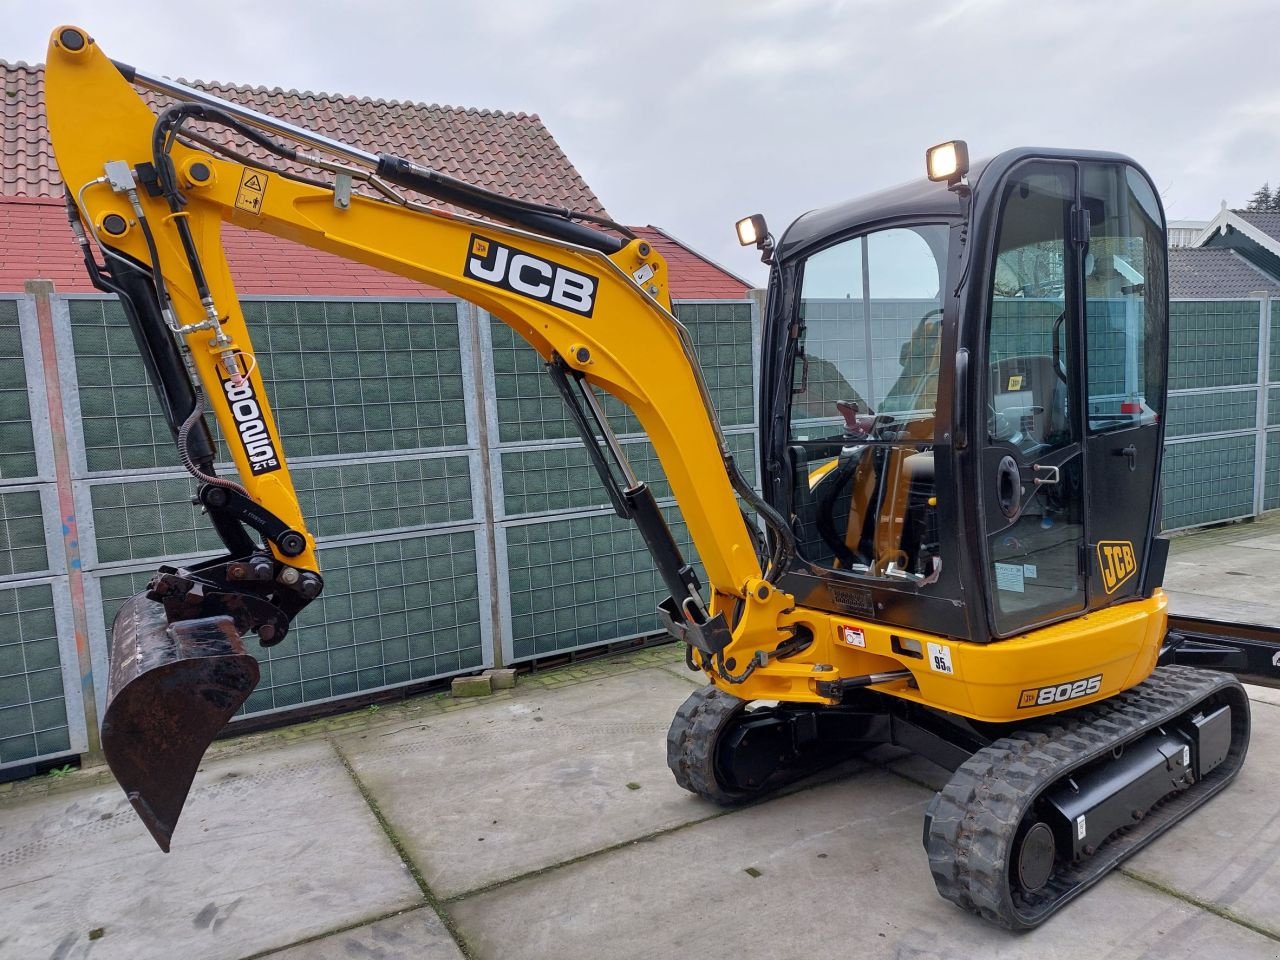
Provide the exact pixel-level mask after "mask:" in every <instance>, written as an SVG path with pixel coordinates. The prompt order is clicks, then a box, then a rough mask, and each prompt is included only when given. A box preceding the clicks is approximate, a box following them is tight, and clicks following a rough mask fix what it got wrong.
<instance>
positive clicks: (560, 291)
mask: <svg viewBox="0 0 1280 960" xmlns="http://www.w3.org/2000/svg"><path fill="white" fill-rule="evenodd" d="M462 272H463V273H464V274H465V275H466V276H468V277H470V278H471V279H472V280H479V281H480V282H481V283H487V284H489V285H490V286H494V287H499V288H501V289H503V290H510V291H511V292H512V293H518V294H520V295H521V296H522V297H528V298H529V299H530V300H538V301H541V302H542V303H549V304H551V305H552V306H555V307H560V308H562V309H564V310H572V311H573V312H574V313H580V314H582V315H583V316H584V317H589V316H591V312H592V311H593V310H595V308H596V287H597V286H598V285H599V282H598V281H597V280H596V278H595V277H592V276H588V275H587V274H585V273H579V272H578V271H577V270H571V269H569V268H568V267H566V266H564V264H560V263H554V262H552V261H551V260H545V259H543V258H542V257H535V256H534V255H533V254H532V253H525V252H524V251H522V250H517V249H516V248H515V247H508V246H507V245H506V244H502V243H499V242H498V241H497V240H490V239H488V238H487V237H482V236H480V235H478V234H475V233H473V234H472V235H471V244H470V246H469V247H468V248H467V261H466V263H465V264H464V265H463V269H462Z"/></svg>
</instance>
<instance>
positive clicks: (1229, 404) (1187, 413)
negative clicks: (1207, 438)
mask: <svg viewBox="0 0 1280 960" xmlns="http://www.w3.org/2000/svg"><path fill="white" fill-rule="evenodd" d="M1257 416H1258V391H1257V390H1224V391H1221V392H1219V393H1174V394H1170V396H1169V413H1168V421H1167V425H1166V427H1165V435H1166V436H1168V437H1186V436H1193V435H1196V434H1207V433H1225V432H1227V431H1230V430H1252V429H1253V428H1254V427H1255V426H1256V425H1257Z"/></svg>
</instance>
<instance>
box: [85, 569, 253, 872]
mask: <svg viewBox="0 0 1280 960" xmlns="http://www.w3.org/2000/svg"><path fill="white" fill-rule="evenodd" d="M109 655H110V671H109V675H108V680H107V710H106V715H105V716H104V718H103V721H102V752H103V753H104V754H106V758H107V765H108V766H110V768H111V772H112V773H113V774H114V775H115V778H116V781H117V782H118V783H119V784H120V786H121V787H123V788H124V792H125V794H126V795H127V796H128V797H129V802H130V803H132V804H133V808H134V809H135V810H136V811H138V816H140V817H141V818H142V822H143V823H145V824H146V825H147V829H148V830H150V831H151V835H152V836H153V837H154V838H155V841H156V843H158V844H159V845H160V849H161V850H163V851H165V853H168V852H169V840H170V838H171V837H172V836H173V828H174V826H175V825H176V824H177V822H178V815H179V814H180V813H181V812H182V805H183V803H185V802H186V799H187V793H188V791H189V790H190V789H191V782H192V781H193V780H194V779H195V775H196V770H197V769H198V768H199V766H200V759H201V757H203V756H204V752H205V750H206V749H208V747H209V744H210V743H212V742H213V738H214V737H215V736H217V734H218V731H219V730H221V729H222V728H223V727H224V726H226V724H227V721H229V720H230V719H231V716H232V714H234V713H235V712H236V711H237V710H238V709H240V705H241V704H242V703H244V701H245V699H246V698H247V697H248V696H249V694H250V693H251V692H253V688H254V687H256V686H257V685H258V679H259V675H260V674H259V671H258V662H257V660H255V659H254V658H253V657H252V656H250V655H249V654H248V653H246V652H245V649H244V641H243V639H242V638H241V636H240V632H239V631H238V630H237V629H236V627H235V621H234V620H233V619H232V618H231V617H230V616H227V615H218V616H209V617H200V618H196V619H191V620H180V621H178V622H177V623H174V624H170V623H169V622H168V619H167V618H166V616H165V609H164V606H163V605H162V604H160V603H158V602H156V601H154V600H151V599H148V597H147V595H146V594H139V595H138V596H136V597H133V598H131V599H129V600H128V601H126V602H125V604H124V606H123V607H121V608H120V612H119V613H117V614H116V619H115V623H114V624H113V625H112V628H111V648H110V654H109Z"/></svg>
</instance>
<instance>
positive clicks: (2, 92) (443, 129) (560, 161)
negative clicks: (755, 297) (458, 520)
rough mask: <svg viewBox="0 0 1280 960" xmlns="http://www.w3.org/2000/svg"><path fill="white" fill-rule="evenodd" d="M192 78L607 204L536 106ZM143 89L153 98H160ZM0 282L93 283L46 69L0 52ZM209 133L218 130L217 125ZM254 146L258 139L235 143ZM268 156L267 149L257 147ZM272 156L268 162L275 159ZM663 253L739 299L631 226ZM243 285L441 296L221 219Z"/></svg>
mask: <svg viewBox="0 0 1280 960" xmlns="http://www.w3.org/2000/svg"><path fill="white" fill-rule="evenodd" d="M189 85H190V86H195V87H199V88H201V89H204V90H208V91H210V92H211V93H214V94H216V95H218V96H220V97H222V98H224V99H227V100H233V101H235V102H238V103H242V104H244V105H246V106H250V107H253V108H254V109H257V110H260V111H262V112H264V113H269V114H271V115H272V116H276V117H279V118H280V119H282V120H287V121H290V122H292V123H296V124H298V125H300V126H305V127H308V128H310V129H312V130H315V131H317V132H320V133H323V134H326V135H328V136H331V137H334V138H336V139H340V140H344V141H346V142H349V143H354V144H357V145H359V146H362V147H364V148H365V149H368V150H371V151H378V150H381V151H386V152H393V153H397V154H400V155H402V156H405V157H408V158H410V159H412V160H416V161H417V162H419V163H424V164H428V165H430V166H433V167H435V168H437V169H439V170H443V171H445V172H447V173H449V174H452V175H453V176H457V177H460V178H462V179H464V180H468V181H470V182H472V183H476V184H479V185H481V186H485V187H489V188H491V189H495V190H500V191H502V192H503V193H507V194H510V195H513V196H517V197H523V198H526V199H534V200H542V201H545V202H550V203H555V204H559V205H563V206H569V207H573V208H574V209H578V210H584V211H590V212H594V213H599V214H604V213H605V210H604V207H603V206H602V204H601V203H600V201H599V199H598V198H597V197H596V195H595V194H594V193H593V192H592V191H591V188H590V187H588V186H587V184H586V182H585V181H584V180H583V179H582V177H581V176H580V175H579V173H578V171H577V170H575V169H574V167H573V164H571V163H570V162H569V160H568V158H566V157H565V155H564V154H563V153H562V152H561V150H560V147H559V146H558V145H557V144H556V142H555V140H553V139H552V137H551V134H550V133H549V132H548V131H547V129H546V127H545V126H543V124H542V121H541V120H540V119H538V117H537V115H535V114H524V113H518V114H517V113H502V112H499V111H492V110H474V109H461V108H457V107H441V106H437V105H434V104H433V105H429V106H428V105H425V104H420V103H402V102H399V101H390V102H388V101H385V100H370V99H369V98H367V97H359V98H357V97H342V96H334V95H330V94H312V93H298V92H297V91H294V90H291V91H288V92H286V91H283V90H279V89H275V90H267V89H265V88H262V87H246V86H235V85H231V84H220V83H202V82H200V81H195V82H193V83H190V84H189ZM143 96H144V97H145V98H146V99H147V100H148V101H149V102H150V103H151V105H152V107H153V108H155V107H157V106H158V105H160V103H161V102H162V98H159V97H157V96H156V95H154V94H151V93H144V94H143ZM0 103H3V109H4V127H3V139H2V140H0V151H2V152H0V292H3V293H17V292H21V291H22V289H23V284H24V282H25V281H26V280H30V279H36V278H40V279H47V280H52V281H53V282H54V284H55V286H56V288H57V290H58V291H59V292H62V293H92V292H94V290H93V287H92V286H91V285H90V283H89V279H88V277H87V275H86V274H85V272H84V267H83V264H82V262H81V260H80V254H79V249H78V248H77V247H76V245H75V244H74V242H73V241H72V239H71V233H70V230H69V229H68V227H67V224H66V218H65V215H64V213H63V210H62V201H61V197H62V178H61V177H60V176H59V174H58V170H57V166H56V164H55V163H54V160H53V152H52V150H51V149H50V146H49V133H48V129H47V128H46V126H45V106H44V69H43V67H40V66H34V67H32V66H27V65H26V64H23V63H18V64H9V63H6V62H4V61H3V60H0ZM209 132H210V133H211V134H214V135H215V136H216V135H217V134H216V133H214V131H209ZM238 148H239V149H243V150H244V151H245V152H247V153H251V154H253V153H254V152H255V151H257V149H258V148H256V147H245V146H243V145H238ZM257 155H258V156H260V157H261V158H263V159H265V158H266V155H265V154H261V153H258V154H257ZM274 162H275V161H273V163H274ZM637 233H639V234H641V235H642V236H644V237H645V238H646V239H648V240H650V242H652V243H653V244H654V245H655V246H656V247H657V248H658V250H659V251H660V252H661V253H662V254H663V256H664V257H666V258H667V262H668V264H669V265H670V268H671V278H672V280H671V283H672V294H673V296H675V297H676V298H677V299H703V298H707V299H736V298H740V297H742V296H744V295H745V293H746V291H747V290H748V289H749V287H748V285H747V284H746V283H744V282H743V281H741V280H739V279H738V278H737V277H734V276H733V275H732V274H730V273H728V272H727V271H725V270H723V269H722V268H720V267H718V266H716V265H715V264H713V263H711V262H710V261H708V260H706V259H705V258H703V257H701V256H699V255H698V254H697V253H695V252H694V251H693V250H691V249H690V248H689V247H686V246H685V245H683V244H681V243H680V242H679V241H677V240H675V239H673V238H671V237H670V236H669V235H667V234H665V233H663V232H662V231H660V230H658V229H657V228H655V227H644V228H637ZM223 244H224V246H225V248H226V252H227V260H228V262H229V263H230V265H231V272H232V276H233V277H234V278H235V281H236V287H237V289H238V290H239V292H240V293H242V294H245V295H249V296H254V295H258V296H263V295H278V296H300V295H307V296H332V297H351V296H371V297H379V296H381V297H421V296H442V295H443V294H442V292H441V291H439V290H435V289H432V288H429V287H426V286H424V285H422V284H419V283H416V282H414V281H412V280H406V279H404V278H402V277H398V276H395V275H393V274H389V273H384V272H382V271H380V270H376V269H374V268H372V267H366V266H364V265H362V264H358V263H352V262H349V261H347V260H343V259H341V258H340V257H336V256H333V255H332V254H327V253H322V252H320V251H317V250H311V249H309V248H305V247H301V246H299V245H297V244H294V243H291V242H290V241H287V240H281V239H278V238H276V237H272V236H270V235H267V234H262V233H255V232H251V231H247V230H242V229H239V228H237V227H232V226H224V227H223Z"/></svg>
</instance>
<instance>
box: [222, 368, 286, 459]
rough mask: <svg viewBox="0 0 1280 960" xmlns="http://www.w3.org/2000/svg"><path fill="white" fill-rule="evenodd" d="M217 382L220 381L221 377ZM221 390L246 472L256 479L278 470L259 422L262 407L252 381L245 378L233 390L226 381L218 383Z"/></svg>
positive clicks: (273, 449)
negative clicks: (245, 465) (232, 421)
mask: <svg viewBox="0 0 1280 960" xmlns="http://www.w3.org/2000/svg"><path fill="white" fill-rule="evenodd" d="M218 379H219V380H222V376H221V374H219V376H218ZM222 390H223V392H224V393H226V395H227V403H228V404H229V405H230V406H231V418H232V419H233V420H235V422H236V432H237V433H239V434H240V444H241V445H242V446H243V447H244V455H245V456H246V457H247V458H248V459H249V470H250V472H251V473H253V474H254V475H255V476H256V475H258V474H260V473H271V471H273V470H279V469H280V457H279V455H278V454H277V453H276V446H275V442H274V441H273V440H272V439H271V432H270V431H269V430H267V425H266V423H265V422H263V419H262V408H261V407H259V406H258V395H257V394H256V393H255V392H254V390H253V381H251V380H249V379H248V378H247V377H246V378H245V379H244V380H243V381H241V383H240V386H238V387H237V386H236V385H235V384H234V383H232V382H231V381H230V380H222Z"/></svg>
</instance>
